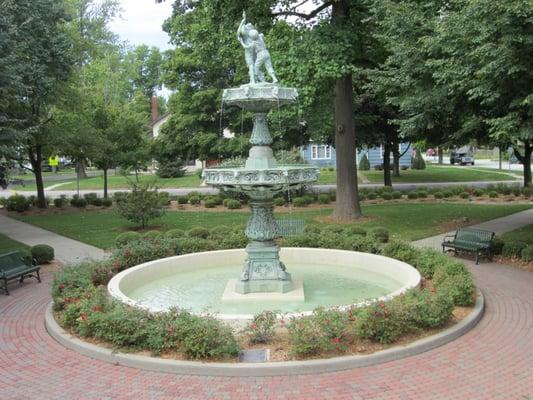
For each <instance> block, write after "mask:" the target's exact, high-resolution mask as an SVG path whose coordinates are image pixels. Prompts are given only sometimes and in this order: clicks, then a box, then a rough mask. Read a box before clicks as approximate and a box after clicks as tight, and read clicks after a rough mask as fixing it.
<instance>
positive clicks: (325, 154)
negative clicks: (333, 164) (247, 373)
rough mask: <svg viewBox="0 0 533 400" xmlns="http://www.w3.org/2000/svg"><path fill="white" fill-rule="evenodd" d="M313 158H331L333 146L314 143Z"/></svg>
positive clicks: (312, 148) (312, 147)
mask: <svg viewBox="0 0 533 400" xmlns="http://www.w3.org/2000/svg"><path fill="white" fill-rule="evenodd" d="M311 160H331V146H327V145H323V144H321V145H312V146H311Z"/></svg>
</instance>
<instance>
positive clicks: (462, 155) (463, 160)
mask: <svg viewBox="0 0 533 400" xmlns="http://www.w3.org/2000/svg"><path fill="white" fill-rule="evenodd" d="M456 163H457V164H461V165H466V164H472V165H474V155H473V154H472V153H470V152H459V151H452V152H450V164H452V165H454V164H456Z"/></svg>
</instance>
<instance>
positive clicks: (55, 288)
mask: <svg viewBox="0 0 533 400" xmlns="http://www.w3.org/2000/svg"><path fill="white" fill-rule="evenodd" d="M92 267H93V264H92V263H88V262H84V263H81V264H76V265H66V266H65V267H63V268H62V269H61V270H59V271H58V272H56V273H55V275H54V282H53V283H52V299H53V300H54V310H56V311H60V310H64V309H65V307H66V306H67V305H68V304H70V303H72V302H74V301H76V300H78V299H79V298H80V297H81V296H82V294H83V293H84V291H85V290H86V288H87V287H88V286H89V285H90V280H89V273H90V271H91V268H92Z"/></svg>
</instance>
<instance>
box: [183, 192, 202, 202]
mask: <svg viewBox="0 0 533 400" xmlns="http://www.w3.org/2000/svg"><path fill="white" fill-rule="evenodd" d="M191 197H198V198H199V199H200V200H202V197H203V196H202V194H201V193H200V192H198V191H196V190H193V191H192V192H189V193H187V198H189V199H190V198H191Z"/></svg>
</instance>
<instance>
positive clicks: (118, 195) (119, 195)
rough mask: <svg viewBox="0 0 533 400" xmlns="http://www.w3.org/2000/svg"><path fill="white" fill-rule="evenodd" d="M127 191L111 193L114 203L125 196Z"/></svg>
mask: <svg viewBox="0 0 533 400" xmlns="http://www.w3.org/2000/svg"><path fill="white" fill-rule="evenodd" d="M127 194H128V193H127V192H115V193H113V200H114V201H115V203H119V202H121V201H123V200H124V199H125V198H126V195H127Z"/></svg>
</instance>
